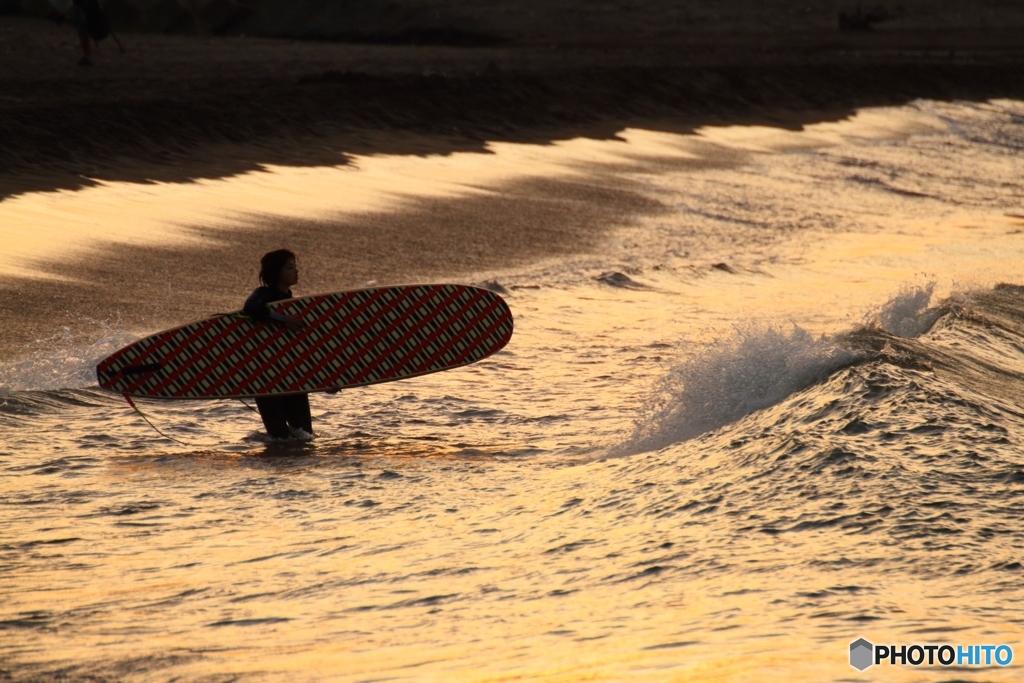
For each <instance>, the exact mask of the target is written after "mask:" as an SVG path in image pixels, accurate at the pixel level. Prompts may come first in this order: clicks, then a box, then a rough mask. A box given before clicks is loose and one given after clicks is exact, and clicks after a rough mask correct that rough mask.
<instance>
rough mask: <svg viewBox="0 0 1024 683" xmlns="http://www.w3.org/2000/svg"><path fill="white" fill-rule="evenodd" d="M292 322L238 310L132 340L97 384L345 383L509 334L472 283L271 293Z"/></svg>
mask: <svg viewBox="0 0 1024 683" xmlns="http://www.w3.org/2000/svg"><path fill="white" fill-rule="evenodd" d="M269 307H270V308H271V309H272V310H274V311H277V312H279V313H283V314H285V315H296V316H299V317H300V318H301V319H302V321H303V322H304V323H305V326H304V327H303V328H302V329H300V330H297V331H291V330H288V329H287V328H285V327H284V326H283V325H280V324H277V323H273V322H261V321H258V320H254V319H252V318H250V317H248V316H246V315H244V314H242V313H241V312H236V313H228V314H222V315H215V316H212V317H210V318H206V319H205V320H200V321H197V322H194V323H191V324H188V325H183V326H181V327H176V328H174V329H171V330H166V331H164V332H159V333H157V334H154V335H151V336H149V337H146V338H145V339H140V340H139V341H137V342H135V343H134V344H130V345H128V346H126V347H124V348H123V349H120V350H118V351H116V352H114V353H113V354H111V355H110V356H108V357H107V358H105V359H104V360H102V361H101V362H100V363H99V365H97V366H96V376H97V380H98V382H99V385H100V386H101V387H104V388H106V389H110V390H111V391H116V392H118V393H120V394H124V395H126V396H134V397H141V398H161V399H213V398H245V397H255V396H268V395H284V394H297V393H306V392H313V391H325V390H329V389H338V388H340V389H344V388H347V387H357V386H363V385H367V384H377V383H380V382H391V381H394V380H399V379H405V378H409V377H417V376H420V375H426V374H429V373H433V372H439V371H441V370H450V369H452V368H458V367H461V366H464V365H468V364H470V363H475V362H476V361H478V360H481V359H483V358H486V357H487V356H490V355H492V354H494V353H496V352H497V351H499V350H500V349H502V348H503V347H504V346H505V345H506V344H507V343H508V341H509V339H511V337H512V329H513V321H512V313H511V311H509V308H508V305H507V304H506V303H505V301H504V300H503V299H502V298H501V297H500V296H498V295H497V294H495V293H494V292H491V291H489V290H486V289H482V288H480V287H470V286H466V285H450V284H441V285H412V286H404V287H377V288H372V289H360V290H354V291H348V292H337V293H334V294H322V295H318V296H306V297H299V298H296V299H287V300H285V301H278V302H275V303H272V304H270V305H269Z"/></svg>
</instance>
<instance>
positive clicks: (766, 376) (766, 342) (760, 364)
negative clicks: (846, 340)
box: [616, 326, 858, 455]
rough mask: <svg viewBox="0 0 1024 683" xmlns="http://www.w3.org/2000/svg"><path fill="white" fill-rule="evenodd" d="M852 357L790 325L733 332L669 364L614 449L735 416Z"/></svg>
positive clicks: (643, 446)
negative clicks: (629, 433) (636, 419)
mask: <svg viewBox="0 0 1024 683" xmlns="http://www.w3.org/2000/svg"><path fill="white" fill-rule="evenodd" d="M857 358H858V355H857V353H855V352H854V351H851V350H849V349H846V348H843V347H841V346H839V345H838V344H837V343H836V342H835V341H834V340H833V339H832V338H830V337H819V338H815V337H814V336H812V335H811V334H810V333H808V332H807V331H806V330H803V329H801V328H800V327H797V326H793V328H792V329H791V330H789V331H786V330H780V329H778V328H775V327H761V328H750V329H744V330H737V332H736V334H735V335H734V336H733V337H731V338H728V339H725V340H720V341H718V342H716V343H714V344H713V345H711V346H710V347H708V348H707V350H705V351H704V352H703V353H700V354H698V355H696V356H693V357H691V358H688V359H686V360H685V361H683V362H682V363H680V364H678V365H676V366H674V367H672V368H671V369H670V370H669V372H668V373H667V374H666V375H665V376H664V377H663V379H662V380H661V382H660V384H659V386H658V388H657V390H656V391H655V393H654V395H653V396H652V397H651V398H650V399H649V400H648V402H647V406H646V408H645V410H644V411H643V417H642V418H641V420H640V421H639V422H638V424H637V427H636V430H635V432H634V434H633V435H632V437H631V438H630V439H629V441H628V442H627V443H625V444H623V445H622V446H621V447H620V448H619V449H616V454H621V455H626V454H630V453H640V452H645V451H653V450H658V449H660V448H664V447H666V446H669V445H672V444H674V443H679V442H681V441H686V440H688V439H692V438H694V437H696V436H699V435H700V434H703V433H704V432H707V431H710V430H713V429H716V428H718V427H721V426H723V425H726V424H729V423H731V422H735V421H736V420H738V419H740V418H742V417H743V416H745V415H748V414H750V413H752V412H754V411H756V410H760V409H762V408H766V407H768V406H771V405H774V404H776V403H778V402H779V401H781V400H783V399H784V398H786V397H787V396H789V395H790V394H792V393H793V392H795V391H799V390H800V389H803V388H805V387H807V386H809V385H811V384H813V383H814V382H816V381H819V380H821V379H823V378H824V377H826V376H827V375H828V374H829V373H830V372H832V371H834V370H835V369H837V368H840V367H842V366H844V365H848V364H849V363H852V362H854V361H855V360H857Z"/></svg>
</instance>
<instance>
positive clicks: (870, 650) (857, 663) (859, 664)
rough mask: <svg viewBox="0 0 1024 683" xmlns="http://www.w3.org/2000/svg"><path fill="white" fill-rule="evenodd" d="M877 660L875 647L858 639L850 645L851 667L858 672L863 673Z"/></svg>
mask: <svg viewBox="0 0 1024 683" xmlns="http://www.w3.org/2000/svg"><path fill="white" fill-rule="evenodd" d="M874 659H875V646H874V645H872V644H871V643H869V642H868V641H866V640H864V639H863V638H858V639H857V640H855V641H853V642H852V643H850V666H852V667H853V668H854V669H856V670H857V671H863V670H864V669H866V668H868V667H869V666H871V665H872V664H874V663H875V662H874Z"/></svg>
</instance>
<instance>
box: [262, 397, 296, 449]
mask: <svg viewBox="0 0 1024 683" xmlns="http://www.w3.org/2000/svg"><path fill="white" fill-rule="evenodd" d="M289 398H291V397H290V396H257V397H256V407H257V408H259V411H260V417H261V418H263V426H264V427H266V429H267V434H269V435H270V436H272V437H274V438H275V439H287V438H289V437H290V436H291V435H292V433H291V432H290V431H288V401H287V399H289Z"/></svg>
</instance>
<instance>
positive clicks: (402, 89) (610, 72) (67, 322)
mask: <svg viewBox="0 0 1024 683" xmlns="http://www.w3.org/2000/svg"><path fill="white" fill-rule="evenodd" d="M12 24H15V25H17V26H20V28H21V29H23V30H21V31H20V33H18V34H17V35H18V40H21V41H22V42H23V43H24V44H25V46H24V47H25V49H23V50H12V49H10V48H11V43H10V42H9V41H10V40H11V38H10V35H11V34H9V33H8V34H4V35H5V36H6V37H5V39H4V40H5V41H7V42H4V43H0V48H4V51H3V52H2V53H0V54H2V55H3V56H4V58H5V59H0V92H2V93H4V95H3V97H0V206H2V204H3V200H4V199H7V198H11V197H14V196H17V195H20V194H24V193H30V192H50V191H56V190H72V191H73V190H77V189H81V188H84V187H89V186H92V185H96V184H99V183H102V182H109V181H126V182H130V183H140V184H148V183H153V182H164V183H189V182H193V181H196V180H199V179H219V178H230V177H234V176H237V175H240V174H244V173H249V172H253V171H261V170H263V169H264V167H265V166H267V165H276V166H292V167H316V166H343V165H346V164H349V163H350V162H351V158H352V156H353V155H373V154H388V155H411V156H428V155H446V154H450V153H453V152H475V153H481V154H486V153H487V148H486V145H487V144H488V143H489V142H516V143H525V144H533V145H548V144H550V143H552V142H553V141H556V140H565V139H569V138H578V137H581V138H590V139H594V140H614V139H616V136H617V134H618V133H619V131H621V130H622V129H623V128H626V127H638V128H646V129H649V130H654V131H663V132H672V133H681V134H686V133H692V132H693V131H694V130H696V129H697V128H699V127H701V126H706V125H763V126H771V127H779V128H785V129H789V130H799V129H800V128H801V127H802V126H804V125H807V124H810V123H815V122H821V121H834V120H839V119H842V118H844V117H847V116H849V115H851V114H853V113H854V112H855V111H856V110H857V109H860V108H863V107H870V106H885V105H900V104H905V103H906V102H909V101H912V100H914V99H917V98H931V99H940V100H941V99H967V100H979V99H980V100H984V99H988V98H995V97H1009V98H1014V97H1016V98H1020V99H1024V72H1022V70H1021V65H1022V64H1024V48H1021V49H1020V51H1019V53H1018V52H1013V51H1007V50H1003V49H1002V48H1000V50H999V51H997V52H998V54H996V53H995V52H992V53H989V54H987V56H984V58H982V57H979V56H978V55H974V56H969V57H968V56H964V55H961V56H960V57H949V56H948V55H946V56H945V57H941V56H938V55H936V56H932V57H928V58H927V59H922V58H921V57H919V56H918V57H915V58H913V59H910V58H899V59H895V58H894V57H893V56H892V55H891V54H888V53H878V52H877V51H876V52H873V53H870V54H864V55H860V56H858V57H851V56H850V55H845V56H844V55H842V54H839V53H838V52H836V51H835V49H832V48H830V49H832V51H826V52H820V51H819V53H816V54H813V55H812V54H811V53H810V52H808V50H809V49H810V48H809V47H808V46H807V45H805V44H801V45H798V46H797V47H793V46H792V45H790V46H789V47H786V46H777V47H778V49H777V50H776V51H775V52H764V51H763V50H761V48H757V49H755V48H753V47H751V45H750V44H747V43H745V42H744V41H745V40H747V38H749V37H747V38H744V37H743V36H740V37H738V38H736V40H735V44H736V45H739V46H740V47H737V49H736V50H735V51H733V52H729V51H728V50H719V51H717V52H714V53H708V52H699V51H697V52H694V51H690V52H686V51H683V52H679V51H671V50H668V51H666V50H665V49H663V48H658V47H654V48H651V49H638V48H630V49H625V48H624V49H608V50H582V49H548V48H538V47H526V48H522V47H516V48H479V49H477V48H473V49H466V48H451V47H409V46H399V47H395V46H372V45H345V44H335V43H298V42H295V41H287V40H275V39H265V38H259V39H243V38H212V39H211V38H202V37H187V36H152V35H141V34H140V35H128V36H123V37H122V41H123V42H124V43H125V44H126V46H127V47H128V52H127V53H126V54H125V55H118V54H116V53H115V52H114V51H113V50H112V49H107V48H106V46H104V50H105V51H104V52H103V53H102V58H97V59H96V60H95V62H96V66H94V67H92V68H91V69H82V68H81V67H78V66H77V65H75V63H74V61H73V56H74V54H75V53H74V46H73V45H71V43H70V41H71V38H72V36H71V34H70V32H69V30H68V29H67V27H57V26H53V25H50V24H47V23H45V22H40V21H35V20H28V19H19V20H15V21H12ZM972 35H973V34H972ZM741 38H742V40H741ZM829 39H830V40H831V39H832V38H829ZM846 39H847V38H845V37H844V40H846ZM865 40H866V41H868V42H872V41H873V42H874V43H879V42H882V43H885V42H886V41H890V42H891V36H880V35H879V36H869V37H867V38H865ZM61 41H63V43H62V42H61ZM904 42H905V44H909V43H906V41H904ZM886 45H887V46H886V47H885V49H886V50H891V49H893V47H892V45H889V44H888V43H886ZM833 48H835V46H833ZM7 57H12V58H11V59H6V58H7ZM615 182H618V181H616V180H615V179H614V178H613V177H611V176H608V177H601V173H600V172H599V171H595V172H594V173H593V174H592V175H590V176H588V178H587V182H579V181H575V180H571V179H554V178H544V177H538V178H532V179H531V178H524V179H520V180H518V181H514V182H511V183H504V184H499V185H494V186H490V187H489V188H488V189H489V191H491V193H490V195H489V196H487V197H476V198H457V199H443V198H439V199H420V200H416V201H414V202H411V203H410V202H407V203H403V204H401V205H398V204H396V206H395V208H394V209H392V210H387V211H376V212H371V213H366V214H352V215H348V216H342V217H340V218H339V217H324V218H323V219H322V220H315V221H311V220H292V219H283V218H280V217H267V216H254V221H253V223H252V226H251V227H248V228H245V229H232V230H226V231H219V232H215V239H213V240H212V242H210V241H202V240H200V241H199V243H197V244H191V245H181V244H179V245H176V246H168V245H155V246H154V245H148V246H147V245H142V244H136V245H122V244H119V245H116V246H111V247H109V248H107V246H106V244H105V243H102V242H97V246H98V247H103V249H102V250H101V249H96V250H93V251H91V252H90V253H88V254H82V255H80V256H76V257H75V258H73V259H71V260H70V261H68V262H64V261H60V260H56V259H53V260H48V261H46V262H44V263H39V264H32V265H33V267H36V269H37V270H39V271H41V272H43V273H49V274H54V275H58V276H61V277H65V278H67V279H65V280H60V279H40V278H33V277H19V276H11V275H5V276H2V277H0V291H2V293H3V296H0V316H2V317H3V318H4V319H5V320H9V321H12V322H11V323H10V324H8V325H5V326H4V327H3V329H0V348H3V349H5V351H4V353H3V357H4V358H3V359H2V360H11V359H12V358H17V357H19V356H24V355H25V354H29V353H30V352H31V348H30V347H31V346H32V345H33V344H34V343H35V342H38V341H41V340H46V339H50V338H52V337H54V335H59V333H60V332H61V329H62V328H64V327H69V326H70V327H71V329H72V330H73V331H82V330H88V331H90V332H89V333H90V334H92V333H96V331H97V330H100V329H101V327H102V325H103V324H105V323H104V322H103V321H115V322H116V323H117V324H119V325H121V326H122V327H126V328H127V329H154V328H156V329H159V328H161V327H169V326H171V325H174V324H180V323H182V322H187V321H189V320H194V319H199V318H202V317H205V315H208V314H209V313H210V312H213V311H218V310H234V308H237V306H239V305H240V303H241V300H242V299H243V298H244V294H246V293H247V292H248V291H249V290H250V289H251V286H250V285H252V282H254V279H253V275H252V273H251V272H250V271H251V270H252V264H253V263H255V262H256V260H257V259H258V257H259V254H261V253H263V252H264V251H266V250H267V249H269V248H275V247H276V246H278V245H279V244H287V245H289V246H291V247H293V248H295V249H296V250H297V251H299V252H300V253H303V254H307V255H308V256H310V257H313V255H314V254H315V253H316V252H317V250H318V249H324V248H327V247H328V246H329V248H330V249H332V250H333V252H332V256H331V257H328V256H326V255H324V256H323V257H321V256H319V255H318V256H316V257H313V258H307V259H306V260H305V261H304V263H307V264H308V265H309V266H310V267H311V268H310V272H318V271H319V272H320V273H322V274H323V280H322V283H318V284H316V285H315V286H314V287H313V289H315V290H317V291H333V290H336V289H344V288H350V287H354V286H360V285H362V284H364V283H365V282H366V281H367V280H377V281H379V282H380V283H381V284H395V283H398V282H412V281H426V280H430V279H434V278H437V277H440V276H442V275H443V276H446V277H448V278H449V279H457V278H458V277H459V276H460V274H461V276H462V277H472V275H473V274H474V273H481V272H489V271H494V270H498V269H503V268H509V267H518V266H521V265H526V264H529V263H534V262H538V261H542V260H544V259H546V258H557V257H559V256H565V255H569V254H578V253H586V252H588V251H589V250H593V249H595V248H597V247H598V246H599V245H600V244H601V241H602V240H603V239H605V238H606V236H607V235H609V234H610V233H611V231H613V230H614V229H616V228H617V227H619V226H622V225H625V224H628V223H629V222H630V221H631V220H633V219H634V218H636V217H639V216H643V215H651V214H654V213H657V212H659V211H662V210H664V207H662V206H661V205H660V204H659V202H658V201H657V200H656V199H653V198H651V197H650V196H647V195H645V194H644V193H643V192H642V190H641V189H637V188H630V187H620V186H617V185H615ZM499 227H500V229H497V228H499ZM189 228H190V229H192V230H194V231H195V232H196V233H197V234H199V233H201V232H202V231H203V230H204V229H205V226H202V225H195V226H189ZM268 244H269V245H270V246H269V247H268V246H267V245H268ZM265 247H266V248H265ZM467 254H470V256H467ZM332 259H333V260H332ZM123 263H131V264H133V269H132V271H131V273H132V274H131V275H130V276H128V277H124V274H123V273H122V269H123V265H122V264H123ZM338 264H342V266H341V267H339V266H338ZM332 269H333V270H332ZM180 273H189V274H190V275H189V277H188V278H186V280H187V281H185V282H182V283H180V284H178V285H176V293H175V295H174V296H171V295H170V293H169V292H170V290H169V285H168V283H169V282H172V281H175V278H176V274H180ZM154 277H155V278H156V279H157V280H159V281H157V282H154V281H151V280H153V278H154ZM385 280H386V281H385ZM252 286H254V285H252ZM313 289H310V290H307V289H305V288H304V289H303V290H302V292H303V293H310V292H311V291H313ZM236 300H237V301H236ZM82 311H88V316H86V315H85V314H83V313H82Z"/></svg>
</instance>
